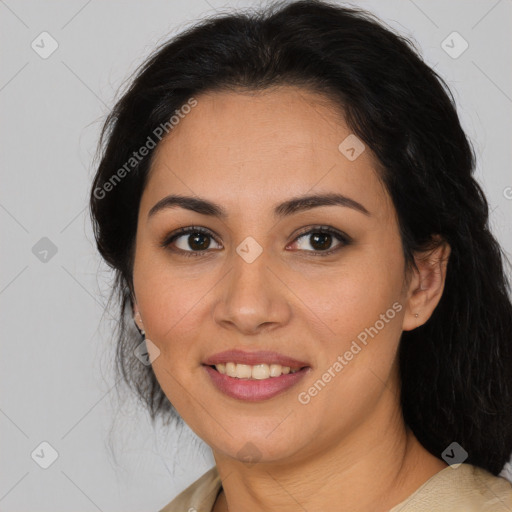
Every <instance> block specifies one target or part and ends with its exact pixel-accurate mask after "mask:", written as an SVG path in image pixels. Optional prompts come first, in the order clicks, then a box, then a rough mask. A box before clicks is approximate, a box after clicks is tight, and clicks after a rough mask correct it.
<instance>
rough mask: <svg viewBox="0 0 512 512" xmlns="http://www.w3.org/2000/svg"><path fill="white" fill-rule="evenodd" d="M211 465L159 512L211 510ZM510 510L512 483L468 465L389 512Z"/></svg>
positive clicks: (441, 475) (214, 478)
mask: <svg viewBox="0 0 512 512" xmlns="http://www.w3.org/2000/svg"><path fill="white" fill-rule="evenodd" d="M221 484H222V483H221V480H220V476H219V473H218V471H217V467H216V466H214V467H213V468H211V469H210V470H209V471H207V472H206V473H205V474H204V475H203V476H201V477H200V478H199V479H198V480H196V481H195V482H194V483H192V484H191V485H190V486H189V487H187V488H186V489H185V490H184V491H183V492H182V493H181V494H179V495H178V496H177V497H176V498H175V499H174V500H172V501H171V503H169V504H168V505H166V506H165V507H164V508H163V509H161V510H160V511H159V512H212V509H213V505H214V503H215V500H216V498H217V495H218V494H219V492H220V490H221V487H222V485H221ZM473 511H474V512H512V484H511V483H510V482H509V481H508V480H506V479H505V478H502V477H497V476H494V475H492V474H491V473H489V472H488V471H485V470H484V469H481V468H479V467H476V466H473V465H471V464H461V465H460V466H458V467H455V468H452V467H450V466H448V467H446V468H444V469H443V470H441V471H439V472H438V473H436V474H435V475H434V476H432V477H431V478H430V479H429V480H427V481H426V482H425V483H424V484H423V485H422V486H421V487H420V488H419V489H417V490H416V491H415V492H414V493H413V494H411V495H410V496H409V497H408V498H407V499H406V500H405V501H402V503H399V504H398V505H396V506H395V507H393V508H392V509H391V510H390V511H389V512H473Z"/></svg>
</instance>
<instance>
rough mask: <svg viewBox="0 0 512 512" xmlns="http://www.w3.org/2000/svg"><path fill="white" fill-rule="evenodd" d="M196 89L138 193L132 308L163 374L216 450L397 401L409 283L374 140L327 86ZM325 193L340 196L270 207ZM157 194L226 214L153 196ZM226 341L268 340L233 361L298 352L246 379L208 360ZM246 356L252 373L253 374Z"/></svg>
mask: <svg viewBox="0 0 512 512" xmlns="http://www.w3.org/2000/svg"><path fill="white" fill-rule="evenodd" d="M196 99H197V102H198V103H197V106H195V107H194V108H193V109H192V110H191V112H190V113H189V114H187V115H186V117H185V118H184V119H182V120H181V121H180V123H179V124H178V125H177V126H176V127H175V128H174V131H173V132H171V134H170V135H169V136H168V137H167V138H166V139H164V140H163V141H162V142H161V143H160V145H159V146H158V148H157V150H156V154H155V158H154V161H153V163H152V168H151V171H150V175H149V180H148V182H147V186H146V188H145V190H144V192H143V195H142V198H141V204H140V210H139V218H138V228H137V236H136V250H135V260H134V273H133V276H134V282H133V284H134V290H135V297H136V311H138V312H139V313H140V317H141V318H142V321H143V325H144V329H145V331H146V337H147V339H149V340H151V341H152V343H154V344H155V345H156V346H157V347H158V349H159V350H160V354H159V356H158V357H157V358H156V359H155V360H154V361H153V369H154V372H155V375H156V377H157V379H158V381H159V383H160V385H161V386H162V389H163V390H164V392H165V394H166V395H167V397H168V398H169V400H170V401H171V403H172V404H173V405H174V407H175V408H176V409H177V411H178V412H179V414H180V415H181V417H182V418H183V419H184V420H185V422H186V423H187V424H188V425H189V426H190V427H191V428H192V429H193V430H194V431H195V432H196V433H197V434H198V435H199V436H200V437H201V438H202V439H203V440H205V442H206V443H207V444H209V445H210V446H211V447H212V449H213V450H214V453H216V454H218V455H222V456H229V457H234V458H238V459H243V458H244V457H247V456H248V455H249V456H253V455H254V457H255V458H256V457H257V458H258V459H259V460H260V462H265V461H268V462H276V461H283V462H284V461H290V462H291V461H294V460H298V459H300V458H301V457H306V456H308V455H311V454H312V453H313V452H315V451H320V450H326V449H328V448H329V447H330V446H332V445H333V443H336V442H341V440H343V439H348V438H349V436H352V435H353V434H354V433H355V432H357V431H358V429H361V428H362V426H363V425H371V424H372V422H374V420H375V418H376V415H379V417H380V418H381V419H382V417H383V416H385V415H386V414H391V412H390V411H391V409H392V404H395V403H396V395H395V393H394V392H393V391H396V389H397V386H398V380H397V375H396V364H395V363H396V352H397V347H398V342H399V338H400V334H401V332H402V329H403V322H404V312H405V302H406V301H407V298H408V297H407V292H406V288H405V287H404V266H405V263H404V259H403V255H402V246H401V240H400V236H399V229H398V224H397V219H396V215H395V210H394V208H393V205H392V202H391V200H390V198H389V195H388V194H387V192H386V190H385V189H384V187H383V185H382V183H381V182H380V181H379V178H378V176H377V172H376V162H375V160H374V157H373V155H372V154H371V152H370V150H369V149H368V148H366V149H364V151H362V152H360V149H361V147H360V146H358V145H357V144H356V143H357V140H355V139H354V138H353V136H352V138H349V139H348V140H347V141H346V142H345V143H343V144H342V142H343V141H345V139H347V137H349V136H351V131H350V129H349V128H348V127H347V126H346V125H345V123H344V121H343V119H341V118H340V117H339V114H337V113H335V109H334V106H332V105H329V104H328V103H327V101H326V100H325V99H324V98H321V97H319V96H317V95H315V94H313V93H311V92H308V91H306V90H303V89H298V88H292V87H283V88H276V89H273V90H268V91H266V92H264V93H262V92H259V93H234V92H222V93H221V92H217V93H210V94H205V95H203V96H198V97H197V98H196ZM340 144H342V145H341V149H340ZM350 148H354V151H352V150H351V149H350ZM359 152H360V154H359V155H358V153H359ZM354 157H357V158H354ZM326 194H338V195H339V196H344V197H345V199H344V200H342V201H340V202H337V203H333V204H322V203H321V204H316V205H313V202H309V203H306V204H302V207H296V208H291V207H289V208H285V207H281V208H280V209H279V208H277V207H278V206H279V205H281V204H282V203H286V202H288V201H290V200H293V199H297V198H300V197H301V196H312V195H314V196H319V195H326ZM169 195H180V196H193V197H194V198H195V199H201V200H204V201H209V202H212V203H215V205H217V206H218V207H219V209H221V210H222V212H223V213H224V215H223V216H219V215H212V214H211V213H212V211H209V210H205V209H202V210H201V211H193V209H189V208H186V207H183V206H178V205H176V204H171V203H170V202H167V205H166V204H165V201H164V203H161V201H162V200H164V198H166V197H167V196H169ZM159 202H160V207H159V208H156V211H155V210H154V211H153V212H152V213H151V212H150V211H151V210H152V208H153V207H154V206H155V205H157V204H158V203H159ZM324 203H325V202H324ZM189 227H190V228H192V230H191V232H190V233H186V232H185V233H177V232H178V231H179V230H180V229H183V228H189ZM198 231H199V233H198ZM227 350H240V351H243V352H245V353H246V354H247V353H249V356H247V357H249V358H250V357H251V355H254V353H255V352H259V351H267V352H268V351H271V352H274V353H277V354H278V355H275V354H274V355H271V356H269V355H268V354H267V355H261V357H260V356H258V355H256V357H255V358H254V359H244V358H243V356H241V355H231V356H228V360H229V358H230V360H231V362H234V363H237V361H239V362H240V361H242V362H245V363H247V362H252V363H253V364H256V363H258V362H259V363H268V364H269V365H270V364H273V363H272V361H274V364H275V363H276V361H278V360H279V361H284V360H281V359H279V355H280V356H282V357H288V358H293V359H294V360H296V364H297V366H300V367H301V368H303V367H305V368H303V369H302V370H300V371H299V372H297V373H293V374H291V373H289V374H288V375H286V374H285V375H281V376H280V377H277V376H276V377H267V378H261V379H259V378H255V379H251V381H250V382H249V381H247V380H243V381H242V380H240V379H237V378H236V377H229V376H227V375H222V374H221V373H220V372H219V371H218V370H215V369H213V368H210V367H209V366H207V365H206V364H205V363H206V362H209V360H211V358H212V357H213V356H214V355H215V354H218V353H220V352H224V351H227ZM258 357H260V358H261V359H262V360H261V361H257V359H258ZM210 362H211V361H210ZM284 362H286V361H284ZM298 362H300V364H298ZM229 366H230V368H231V370H233V366H232V365H229ZM290 366H292V367H293V364H291V365H290ZM258 368H259V369H258ZM258 368H256V373H250V375H251V376H252V375H260V377H265V375H266V373H265V372H266V369H265V367H258ZM219 369H222V367H219ZM246 370H247V368H244V367H240V371H241V372H242V373H241V374H240V375H243V372H244V371H246ZM269 370H272V367H271V366H269ZM279 370H280V368H279V367H276V366H274V371H275V372H276V374H280V371H279ZM235 371H236V368H235ZM254 371H255V369H254V368H252V367H249V372H254ZM258 371H261V372H263V373H262V374H258V373H257V372H258ZM281 371H282V369H281ZM284 371H285V372H286V369H284ZM212 372H214V373H212ZM248 443H251V444H248ZM251 450H252V451H253V452H255V453H254V454H251V453H248V452H250V451H251Z"/></svg>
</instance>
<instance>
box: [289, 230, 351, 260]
mask: <svg viewBox="0 0 512 512" xmlns="http://www.w3.org/2000/svg"><path fill="white" fill-rule="evenodd" d="M336 241H338V243H337V244H336ZM350 242H351V239H350V237H348V236H347V235H345V234H344V233H341V232H338V231H335V230H333V229H332V228H328V227H318V228H315V229H311V230H309V231H308V232H306V233H303V234H301V235H300V236H298V237H297V238H296V239H295V241H294V243H293V245H297V246H298V247H297V248H298V249H299V250H302V251H306V252H310V253H312V254H314V255H318V256H324V255H328V254H332V253H333V252H335V251H337V250H338V249H341V248H342V247H344V246H346V245H348V244H349V243H350ZM333 244H335V245H334V246H333Z"/></svg>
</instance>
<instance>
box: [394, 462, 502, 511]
mask: <svg viewBox="0 0 512 512" xmlns="http://www.w3.org/2000/svg"><path fill="white" fill-rule="evenodd" d="M432 510H436V511H437V512H445V511H446V512H457V511H460V512H473V511H474V512H508V511H510V510H512V484H511V483H510V482H509V481H508V480H506V479H505V478H502V477H498V476H494V475H492V474H491V473H489V472H488V471H486V470H485V469H482V468H479V467H476V466H473V465H471V464H461V465H460V466H458V467H451V466H448V467H447V468H445V469H443V470H442V471H440V472H439V473H437V474H435V475H434V476H433V477H432V478H430V479H429V480H427V481H426V482H425V483H424V484H423V485H422V486H421V487H420V488H419V489H418V490H417V491H416V492H414V493H413V494H412V495H411V496H409V498H408V499H407V500H405V501H404V502H402V503H400V504H399V505H397V506H396V507H393V508H392V509H391V510H390V512H398V511H401V512H427V511H428V512H430V511H432Z"/></svg>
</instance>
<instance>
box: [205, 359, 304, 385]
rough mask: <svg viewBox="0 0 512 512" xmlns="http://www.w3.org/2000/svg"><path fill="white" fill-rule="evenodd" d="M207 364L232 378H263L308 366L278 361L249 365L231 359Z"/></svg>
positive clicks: (292, 371) (294, 371)
mask: <svg viewBox="0 0 512 512" xmlns="http://www.w3.org/2000/svg"><path fill="white" fill-rule="evenodd" d="M207 366H209V367H210V368H212V369H213V370H215V371H217V372H218V373H220V374H222V375H227V376H229V377H232V378H234V379H251V380H264V379H271V378H276V377H281V375H288V374H290V373H297V372H298V371H300V370H304V369H305V368H309V366H296V367H290V366H284V365H281V364H278V363H272V364H267V363H260V364H255V365H249V364H243V363H235V362H233V361H230V362H228V363H219V364H212V365H207Z"/></svg>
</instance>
